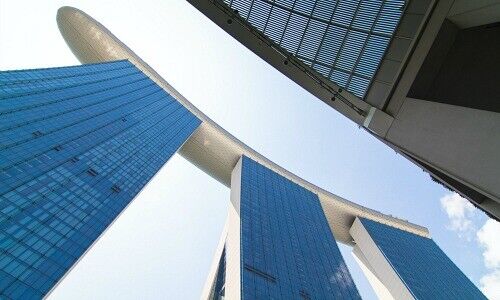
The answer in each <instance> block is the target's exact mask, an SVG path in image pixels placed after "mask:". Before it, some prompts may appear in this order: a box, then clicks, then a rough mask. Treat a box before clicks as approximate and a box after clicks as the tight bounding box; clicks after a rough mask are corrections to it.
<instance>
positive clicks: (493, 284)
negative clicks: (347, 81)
mask: <svg viewBox="0 0 500 300" xmlns="http://www.w3.org/2000/svg"><path fill="white" fill-rule="evenodd" d="M440 201H441V207H442V208H443V210H444V211H445V212H446V214H447V215H448V218H449V219H450V224H449V226H448V228H449V229H450V230H453V231H456V232H457V234H458V236H459V237H460V238H464V237H465V238H467V240H469V241H470V240H471V237H472V236H473V235H474V233H475V236H476V240H477V242H478V244H479V246H481V247H482V248H483V249H484V251H483V261H484V265H485V267H486V268H487V269H488V272H487V273H486V274H485V275H483V276H482V277H481V279H480V280H479V285H480V288H481V291H482V292H483V293H484V294H485V295H486V297H488V299H491V300H500V223H498V222H497V221H495V220H492V219H489V220H487V221H486V222H485V223H484V225H483V226H482V227H481V228H480V229H479V230H477V228H478V227H479V226H476V225H475V224H474V217H477V215H475V212H476V211H477V210H476V209H475V207H474V206H473V205H472V204H471V203H470V202H469V201H467V200H466V199H464V198H462V197H460V195H458V194H457V193H451V194H447V195H445V196H443V197H442V198H441V199H440ZM476 220H477V218H476Z"/></svg>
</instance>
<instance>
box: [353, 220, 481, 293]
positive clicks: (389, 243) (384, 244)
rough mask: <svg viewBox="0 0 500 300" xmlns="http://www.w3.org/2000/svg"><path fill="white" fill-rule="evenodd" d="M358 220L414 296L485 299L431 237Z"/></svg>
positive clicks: (370, 221)
mask: <svg viewBox="0 0 500 300" xmlns="http://www.w3.org/2000/svg"><path fill="white" fill-rule="evenodd" d="M359 219H360V221H361V223H362V225H363V227H364V228H365V229H366V231H367V232H368V234H369V235H370V237H371V239H372V240H373V241H374V242H375V244H376V245H377V247H378V249H379V250H380V251H381V252H382V254H383V255H384V257H385V259H386V260H387V261H388V262H389V264H390V265H391V267H392V268H393V269H394V271H395V272H396V273H397V275H398V276H399V278H400V279H401V281H402V282H403V283H404V285H405V286H406V288H407V289H408V290H409V291H410V292H411V294H412V295H413V297H414V298H415V299H464V300H466V299H486V297H485V296H484V295H483V294H482V293H481V291H480V290H479V289H478V288H477V287H476V286H475V285H474V284H473V283H472V282H471V281H470V280H469V279H468V278H467V277H466V276H465V275H464V273H462V271H460V269H459V268H458V267H457V266H456V265H455V264H454V263H453V262H452V261H451V260H450V259H449V258H448V256H446V254H445V253H444V252H443V251H442V250H441V249H440V248H439V246H438V245H437V244H436V243H435V242H434V241H433V240H432V239H430V238H426V237H422V236H420V235H416V234H412V233H409V232H406V231H402V230H399V229H397V228H394V227H391V226H387V225H384V224H382V223H378V222H375V221H372V220H368V219H364V218H359Z"/></svg>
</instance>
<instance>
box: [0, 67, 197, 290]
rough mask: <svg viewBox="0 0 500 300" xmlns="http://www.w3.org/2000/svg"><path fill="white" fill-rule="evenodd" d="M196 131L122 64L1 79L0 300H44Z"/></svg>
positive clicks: (170, 101)
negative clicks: (41, 298) (33, 299)
mask: <svg viewBox="0 0 500 300" xmlns="http://www.w3.org/2000/svg"><path fill="white" fill-rule="evenodd" d="M199 124H200V121H199V120H198V119H197V118H196V117H195V116H194V115H192V114H191V113H190V112H189V111H188V110H187V109H185V108H184V107H183V106H182V105H181V104H180V103H178V102H177V101H176V100H175V99H174V98H173V97H171V96H170V95H169V94H167V93H166V92H165V91H164V90H163V89H161V88H160V87H159V86H157V85H156V84H155V83H154V82H152V81H151V80H150V79H149V78H148V77H147V76H145V75H144V74H143V73H142V72H140V71H139V70H138V69H137V68H136V67H134V66H133V65H132V64H131V63H129V62H128V61H117V62H110V63H102V64H92V65H83V66H76V67H63V68H51V69H38V70H26V71H9V72H0V298H2V299H10V298H12V299H19V298H23V299H26V298H40V297H42V296H44V295H45V294H46V293H47V292H48V291H49V290H50V289H51V288H52V287H53V286H54V284H55V283H56V282H57V281H58V280H59V279H60V278H61V277H62V276H63V275H64V274H65V272H66V271H68V269H69V268H70V267H71V266H72V265H73V264H74V263H75V262H76V261H77V260H78V258H79V257H80V256H81V255H82V254H83V253H84V252H85V251H86V250H87V249H88V248H89V247H90V245H91V244H92V243H93V242H94V241H95V240H96V239H97V238H98V237H99V235H100V234H101V233H102V232H103V231H104V230H105V229H106V227H107V226H108V225H109V224H110V223H111V222H112V221H113V220H114V219H115V218H116V217H117V215H118V214H119V213H120V212H121V211H122V210H123V209H124V208H125V207H126V206H127V204H129V202H130V201H131V200H132V199H133V198H134V197H135V196H136V195H137V193H138V192H139V191H140V190H141V189H142V188H143V187H144V185H145V184H146V183H147V182H148V181H149V180H150V179H151V177H152V176H153V175H154V174H155V173H156V172H157V171H158V170H159V169H160V168H161V167H162V166H163V165H164V164H165V162H166V161H167V160H168V159H169V158H170V157H171V156H172V155H173V154H174V153H175V152H176V151H177V149H178V148H179V147H180V146H181V145H182V144H183V143H184V142H185V141H186V140H187V138H188V137H189V136H190V135H191V134H192V132H193V131H194V130H195V129H196V128H197V127H198V126H199Z"/></svg>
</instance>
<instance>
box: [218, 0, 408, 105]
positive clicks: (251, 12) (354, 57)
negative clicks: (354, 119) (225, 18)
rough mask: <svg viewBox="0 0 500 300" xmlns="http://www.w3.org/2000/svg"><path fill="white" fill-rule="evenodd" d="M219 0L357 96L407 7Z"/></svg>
mask: <svg viewBox="0 0 500 300" xmlns="http://www.w3.org/2000/svg"><path fill="white" fill-rule="evenodd" d="M223 2H224V3H225V4H226V5H228V6H229V7H230V8H232V9H233V10H236V11H237V12H238V14H239V15H240V16H241V17H242V18H243V19H245V20H246V21H248V22H249V23H250V24H251V25H252V26H253V27H255V28H256V29H258V30H259V31H260V32H262V33H263V34H264V35H265V36H267V37H268V38H269V39H271V40H272V41H273V42H275V43H276V44H277V45H279V46H281V47H282V48H283V49H284V50H286V51H287V52H288V53H290V55H293V56H295V57H297V58H298V59H300V60H301V61H302V62H303V63H305V64H306V65H307V66H309V67H311V68H313V69H314V70H316V71H317V72H319V73H320V74H321V75H322V76H324V77H325V78H327V79H329V80H331V81H333V82H334V83H336V84H338V85H339V86H341V87H343V88H345V89H346V90H348V91H350V92H352V93H353V94H354V95H356V96H358V97H360V98H364V96H365V94H366V91H367V89H368V86H369V84H370V82H371V80H372V78H373V76H374V75H375V72H376V70H377V68H378V66H379V64H380V62H381V60H382V55H383V53H384V52H385V51H386V49H387V47H388V45H389V42H390V39H391V38H392V36H393V34H394V31H395V29H396V27H397V25H398V23H399V21H400V19H401V16H402V13H403V10H404V6H405V1H404V0H371V1H363V0H286V1H285V0H231V1H228V0H224V1H223ZM344 77H345V78H346V79H343V78H344Z"/></svg>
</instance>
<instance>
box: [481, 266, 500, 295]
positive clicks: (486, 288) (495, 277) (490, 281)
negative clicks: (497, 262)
mask: <svg viewBox="0 0 500 300" xmlns="http://www.w3.org/2000/svg"><path fill="white" fill-rule="evenodd" d="M480 283H481V291H482V292H483V293H484V294H485V295H486V297H488V299H490V300H499V299H500V269H496V270H494V271H493V272H491V273H489V274H486V275H484V276H483V277H481V280H480Z"/></svg>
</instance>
